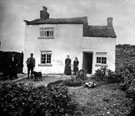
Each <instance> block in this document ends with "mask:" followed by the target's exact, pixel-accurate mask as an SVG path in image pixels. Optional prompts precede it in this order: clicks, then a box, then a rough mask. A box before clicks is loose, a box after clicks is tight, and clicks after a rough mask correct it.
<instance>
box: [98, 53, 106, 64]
mask: <svg viewBox="0 0 135 116" xmlns="http://www.w3.org/2000/svg"><path fill="white" fill-rule="evenodd" d="M96 58H97V60H96V63H97V64H99V65H106V64H107V53H106V52H97V53H96Z"/></svg>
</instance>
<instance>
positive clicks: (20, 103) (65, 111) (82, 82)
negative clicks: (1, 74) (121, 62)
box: [0, 65, 135, 116]
mask: <svg viewBox="0 0 135 116" xmlns="http://www.w3.org/2000/svg"><path fill="white" fill-rule="evenodd" d="M48 78H49V77H48ZM48 78H46V77H45V78H44V77H43V81H36V82H34V81H33V80H22V81H20V82H17V83H3V84H1V86H0V113H1V114H3V116H127V115H128V114H131V113H132V111H133V109H134V107H135V106H134V103H135V67H134V66H132V65H130V66H124V67H122V68H121V69H120V71H119V72H117V73H114V72H113V71H111V70H109V69H107V68H105V67H102V68H100V69H98V70H96V72H95V74H94V75H93V76H92V77H91V78H90V77H87V76H86V73H85V71H84V70H80V71H78V73H77V75H76V76H71V77H70V78H68V79H62V78H57V79H55V78H53V77H51V78H49V79H50V80H53V79H54V80H53V81H49V79H48ZM47 79H48V80H47ZM44 81H46V82H48V83H47V85H46V84H44V83H46V82H44ZM26 82H28V83H26ZM130 116H131V115H130Z"/></svg>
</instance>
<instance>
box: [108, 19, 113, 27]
mask: <svg viewBox="0 0 135 116" xmlns="http://www.w3.org/2000/svg"><path fill="white" fill-rule="evenodd" d="M107 25H108V26H113V18H112V17H108V18H107Z"/></svg>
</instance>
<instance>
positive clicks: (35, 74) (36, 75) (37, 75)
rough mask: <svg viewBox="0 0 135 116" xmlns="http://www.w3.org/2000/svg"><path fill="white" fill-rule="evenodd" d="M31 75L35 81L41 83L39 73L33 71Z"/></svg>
mask: <svg viewBox="0 0 135 116" xmlns="http://www.w3.org/2000/svg"><path fill="white" fill-rule="evenodd" d="M33 75H34V78H35V81H38V80H41V81H42V73H41V72H36V71H33Z"/></svg>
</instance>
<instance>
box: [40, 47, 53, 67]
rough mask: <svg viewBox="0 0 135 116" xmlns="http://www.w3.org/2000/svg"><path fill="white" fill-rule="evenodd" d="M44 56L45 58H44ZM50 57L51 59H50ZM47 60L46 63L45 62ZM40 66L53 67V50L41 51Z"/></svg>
mask: <svg viewBox="0 0 135 116" xmlns="http://www.w3.org/2000/svg"><path fill="white" fill-rule="evenodd" d="M42 55H44V56H45V58H44V57H43V56H42ZM49 55H50V58H49ZM43 60H45V61H43ZM39 66H52V51H51V50H42V51H40V64H39Z"/></svg>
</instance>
